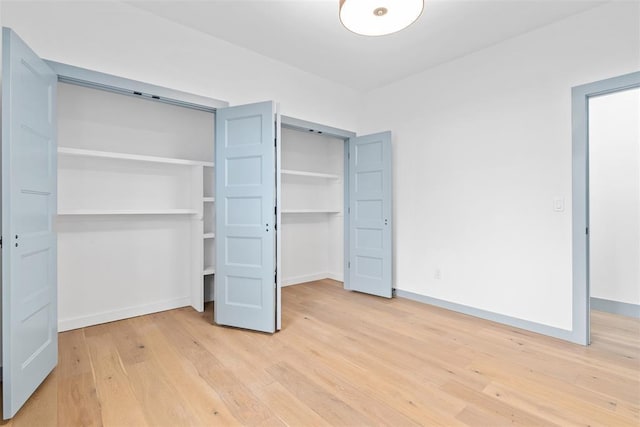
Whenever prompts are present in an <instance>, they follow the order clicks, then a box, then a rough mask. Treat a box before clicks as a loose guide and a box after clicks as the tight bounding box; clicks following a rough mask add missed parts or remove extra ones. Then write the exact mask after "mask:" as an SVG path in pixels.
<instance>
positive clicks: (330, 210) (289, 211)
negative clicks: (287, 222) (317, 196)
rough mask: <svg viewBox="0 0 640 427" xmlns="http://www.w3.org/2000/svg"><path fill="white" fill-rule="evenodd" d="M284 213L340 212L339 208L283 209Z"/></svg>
mask: <svg viewBox="0 0 640 427" xmlns="http://www.w3.org/2000/svg"><path fill="white" fill-rule="evenodd" d="M282 213H283V214H338V213H340V211H339V210H333V209H283V210H282Z"/></svg>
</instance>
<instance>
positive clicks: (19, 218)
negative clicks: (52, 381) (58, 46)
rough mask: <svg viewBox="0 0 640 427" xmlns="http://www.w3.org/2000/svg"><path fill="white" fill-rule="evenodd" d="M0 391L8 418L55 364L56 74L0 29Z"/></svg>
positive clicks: (13, 35) (16, 37) (12, 34)
mask: <svg viewBox="0 0 640 427" xmlns="http://www.w3.org/2000/svg"><path fill="white" fill-rule="evenodd" d="M2 38H3V40H2V73H3V74H2V371H3V372H2V373H3V382H2V392H3V404H4V407H3V414H2V415H3V417H4V419H8V418H11V417H13V416H14V415H15V414H16V412H18V410H19V409H20V408H21V407H22V405H23V404H24V403H25V402H26V400H27V399H28V398H29V396H31V394H32V393H33V392H34V391H35V390H36V388H37V387H38V386H39V385H40V384H41V383H42V381H43V380H44V379H45V378H46V377H47V375H48V374H49V373H50V372H51V371H52V370H53V368H54V367H55V366H56V364H57V362H58V335H57V332H58V325H57V322H58V319H57V278H56V275H57V266H56V263H57V259H56V252H57V244H56V233H55V229H54V221H55V215H56V205H57V204H56V186H57V184H56V181H57V180H56V178H57V169H56V164H57V163H56V155H57V154H56V111H55V105H56V85H57V80H58V77H57V75H56V74H55V73H54V72H53V71H52V70H51V69H50V68H49V67H48V66H47V65H46V64H45V63H44V62H43V61H42V60H41V59H40V58H39V57H38V56H37V55H36V54H35V53H34V52H33V51H32V50H31V49H29V47H28V46H27V45H26V44H25V43H24V42H23V41H22V40H20V38H19V37H18V36H17V35H16V34H15V33H14V32H12V31H11V30H9V29H6V28H3V32H2Z"/></svg>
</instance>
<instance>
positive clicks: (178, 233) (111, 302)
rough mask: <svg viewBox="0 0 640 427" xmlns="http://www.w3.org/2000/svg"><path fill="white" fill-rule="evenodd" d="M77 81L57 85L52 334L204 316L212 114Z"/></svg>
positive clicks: (211, 248) (210, 250) (211, 260)
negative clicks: (143, 318) (185, 314)
mask: <svg viewBox="0 0 640 427" xmlns="http://www.w3.org/2000/svg"><path fill="white" fill-rule="evenodd" d="M70 80H71V81H70ZM76 83H77V80H75V81H74V80H73V79H60V80H59V82H58V84H57V92H58V93H57V95H58V96H57V100H58V102H57V110H58V117H57V127H58V149H57V150H58V212H57V214H58V215H57V219H56V226H57V235H58V302H59V304H58V307H59V312H58V324H59V330H60V331H65V330H69V329H76V328H80V327H84V326H89V325H94V324H99V323H104V322H109V321H113V320H119V319H123V318H127V317H133V316H138V315H143V314H148V313H153V312H157V311H162V310H168V309H173V308H178V307H184V306H189V305H191V306H192V307H193V308H194V309H196V310H198V311H202V310H203V308H204V302H205V300H211V299H212V295H213V290H212V287H213V274H214V272H215V243H214V239H215V229H214V228H215V208H214V204H215V198H214V194H213V191H214V188H215V185H214V173H213V167H214V164H213V161H214V126H215V125H214V123H215V115H214V111H213V110H211V109H205V108H200V109H194V108H189V106H188V105H187V104H186V103H175V102H166V101H165V102H163V101H162V100H157V99H155V97H154V96H133V95H132V93H134V92H135V91H134V92H128V93H126V94H128V95H130V96H123V94H125V93H124V91H122V90H120V91H113V90H104V89H105V85H96V86H97V87H96V86H91V85H89V84H76ZM176 104H179V105H176Z"/></svg>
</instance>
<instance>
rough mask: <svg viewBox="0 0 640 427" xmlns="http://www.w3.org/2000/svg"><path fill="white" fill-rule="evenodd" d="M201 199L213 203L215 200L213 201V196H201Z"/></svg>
mask: <svg viewBox="0 0 640 427" xmlns="http://www.w3.org/2000/svg"><path fill="white" fill-rule="evenodd" d="M202 201H203V202H204V203H213V202H215V201H216V198H215V197H203V198H202Z"/></svg>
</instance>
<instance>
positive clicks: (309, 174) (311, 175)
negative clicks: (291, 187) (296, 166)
mask: <svg viewBox="0 0 640 427" xmlns="http://www.w3.org/2000/svg"><path fill="white" fill-rule="evenodd" d="M280 173H281V174H282V175H293V176H304V177H308V178H320V179H340V175H335V174H332V173H319V172H307V171H298V170H292V169H281V170H280Z"/></svg>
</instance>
